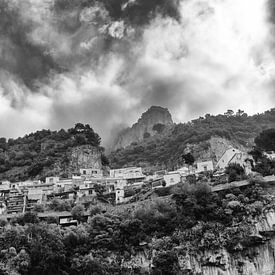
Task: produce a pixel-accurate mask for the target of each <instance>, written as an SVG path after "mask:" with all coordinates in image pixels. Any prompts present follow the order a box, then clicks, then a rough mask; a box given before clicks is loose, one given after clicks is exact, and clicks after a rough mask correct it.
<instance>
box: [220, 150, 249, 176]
mask: <svg viewBox="0 0 275 275" xmlns="http://www.w3.org/2000/svg"><path fill="white" fill-rule="evenodd" d="M251 161H252V158H251V156H249V155H248V154H247V153H245V152H242V151H240V150H238V149H236V148H229V149H228V150H226V151H225V152H224V154H223V155H222V157H221V158H220V160H219V161H218V163H217V166H216V168H218V169H221V170H223V169H225V168H226V167H227V166H228V165H229V164H231V163H236V164H240V165H241V166H242V167H243V168H244V169H245V172H246V174H248V173H250V172H251Z"/></svg>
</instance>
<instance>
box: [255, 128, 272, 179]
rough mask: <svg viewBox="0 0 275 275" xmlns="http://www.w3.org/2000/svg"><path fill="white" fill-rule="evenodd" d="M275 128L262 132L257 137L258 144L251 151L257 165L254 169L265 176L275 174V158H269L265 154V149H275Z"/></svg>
mask: <svg viewBox="0 0 275 275" xmlns="http://www.w3.org/2000/svg"><path fill="white" fill-rule="evenodd" d="M274 140H275V129H268V130H265V131H263V132H261V133H260V134H259V135H258V136H257V137H256V138H255V144H256V146H255V147H254V148H253V150H252V151H251V152H250V154H251V155H252V156H253V159H254V160H255V163H256V165H255V166H254V167H253V171H255V172H258V173H260V174H261V175H263V176H269V175H274V174H275V160H272V159H269V158H268V157H267V156H266V155H265V151H266V152H269V151H273V150H275V141H274Z"/></svg>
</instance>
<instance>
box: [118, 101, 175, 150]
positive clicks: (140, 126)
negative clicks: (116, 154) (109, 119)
mask: <svg viewBox="0 0 275 275" xmlns="http://www.w3.org/2000/svg"><path fill="white" fill-rule="evenodd" d="M171 125H173V120H172V116H171V114H170V112H169V111H168V109H166V108H162V107H159V106H152V107H151V108H149V109H148V110H147V111H146V112H144V113H143V114H142V115H141V117H140V119H139V120H138V122H137V123H135V124H134V125H133V126H132V127H131V128H126V129H124V130H122V131H121V132H120V133H119V134H118V136H117V138H116V139H115V141H114V146H113V148H115V149H119V148H125V147H127V146H128V145H130V144H132V143H133V142H139V141H142V140H143V139H146V138H149V137H151V136H154V135H156V134H157V133H159V132H161V131H162V130H163V129H164V128H165V127H167V126H171Z"/></svg>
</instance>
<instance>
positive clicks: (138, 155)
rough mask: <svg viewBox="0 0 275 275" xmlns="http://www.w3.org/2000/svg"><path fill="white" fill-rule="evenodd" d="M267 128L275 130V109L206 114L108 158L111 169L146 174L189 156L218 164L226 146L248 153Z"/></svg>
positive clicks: (114, 153) (122, 149)
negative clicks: (131, 168)
mask: <svg viewBox="0 0 275 275" xmlns="http://www.w3.org/2000/svg"><path fill="white" fill-rule="evenodd" d="M269 128H275V108H273V109H271V110H269V111H266V112H264V113H262V114H256V115H253V116H248V115H247V114H246V113H244V112H243V111H241V110H239V111H238V112H236V113H234V112H233V111H231V110H229V111H227V112H226V113H225V114H220V115H216V116H214V115H210V114H206V115H205V117H200V118H198V119H194V120H192V121H190V122H187V123H179V124H170V126H169V127H168V129H167V130H166V131H163V132H161V133H158V134H157V135H154V136H150V137H148V138H146V139H142V140H140V141H139V142H136V143H132V144H130V145H128V146H127V147H125V148H120V149H117V150H114V151H113V152H111V153H110V154H109V156H108V157H109V160H110V163H111V166H112V167H114V168H116V167H122V166H132V165H138V166H142V167H144V168H147V169H149V170H150V169H151V170H155V169H162V168H166V169H172V168H174V167H176V166H178V165H182V155H183V154H185V153H188V152H190V153H192V154H193V155H194V157H195V159H196V160H205V159H209V158H212V159H213V160H214V161H217V160H218V159H219V157H220V156H221V154H222V153H223V152H224V151H225V150H226V149H227V148H228V147H229V146H234V147H236V148H237V149H241V150H245V151H248V150H250V149H251V148H252V147H253V145H254V139H255V137H256V136H257V135H258V134H259V133H260V132H262V131H263V130H265V129H269Z"/></svg>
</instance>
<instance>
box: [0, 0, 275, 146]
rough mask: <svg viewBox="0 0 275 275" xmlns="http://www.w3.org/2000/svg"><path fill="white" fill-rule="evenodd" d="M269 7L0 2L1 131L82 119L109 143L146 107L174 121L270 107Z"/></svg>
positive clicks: (245, 0) (227, 1)
mask: <svg viewBox="0 0 275 275" xmlns="http://www.w3.org/2000/svg"><path fill="white" fill-rule="evenodd" d="M268 4H270V2H267V0H219V1H218V0H208V1H206V0H181V1H172V0H171V1H165V0H130V1H129V0H127V1H126V0H101V1H94V0H89V1H84V0H75V1H71V0H47V1H45V0H10V1H7V0H0V15H1V16H0V36H1V40H0V41H1V42H0V61H1V62H0V83H1V85H0V98H1V102H0V108H1V118H0V131H1V135H4V136H8V137H9V136H17V135H23V134H25V133H27V132H29V131H34V130H37V129H40V128H52V129H58V128H67V127H71V126H72V124H74V123H76V122H83V123H90V124H91V126H92V127H93V128H94V129H95V130H96V131H98V132H99V134H100V135H101V136H102V137H103V141H104V143H105V144H107V143H108V142H110V140H111V139H112V138H113V135H114V133H115V132H116V130H117V129H118V128H120V127H121V125H125V124H131V123H133V122H135V121H136V120H137V118H138V116H139V115H140V114H141V113H142V112H144V111H145V109H146V108H149V107H150V106H151V105H161V106H164V107H168V108H169V109H170V111H171V112H172V114H173V116H174V118H175V120H176V121H186V120H189V119H192V118H195V117H197V116H200V115H204V114H205V113H223V112H224V111H225V110H226V109H244V110H246V111H247V112H249V113H256V112H261V111H264V110H265V109H268V108H271V107H273V106H274V93H273V83H274V79H275V77H274V75H275V62H274V61H273V59H274V55H273V38H272V32H273V28H274V27H273V21H272V20H271V17H270V12H269V11H270V9H269V6H268ZM6 121H13V126H10V124H9V123H7V122H6Z"/></svg>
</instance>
